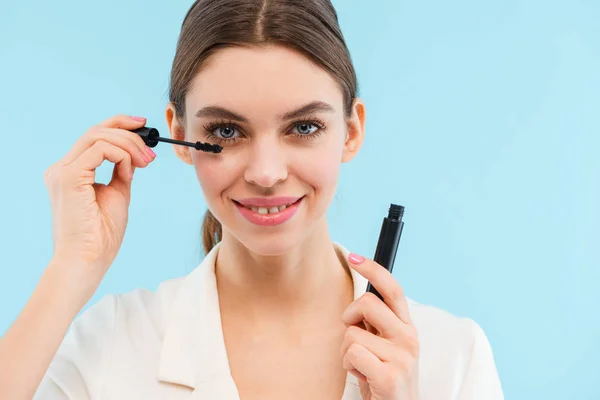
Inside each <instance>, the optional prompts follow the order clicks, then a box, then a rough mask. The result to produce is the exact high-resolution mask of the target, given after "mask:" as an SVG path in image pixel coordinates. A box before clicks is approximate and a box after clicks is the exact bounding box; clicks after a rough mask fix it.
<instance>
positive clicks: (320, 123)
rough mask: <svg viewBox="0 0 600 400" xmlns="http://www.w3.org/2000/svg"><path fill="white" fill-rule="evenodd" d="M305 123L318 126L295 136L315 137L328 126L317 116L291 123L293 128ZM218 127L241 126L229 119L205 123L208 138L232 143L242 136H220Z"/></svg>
mask: <svg viewBox="0 0 600 400" xmlns="http://www.w3.org/2000/svg"><path fill="white" fill-rule="evenodd" d="M303 124H305V125H314V126H315V127H316V128H317V130H316V131H314V132H313V133H310V134H297V133H296V134H293V135H294V136H296V137H299V138H300V139H314V138H316V137H317V136H319V135H320V134H322V133H323V131H325V128H326V127H325V123H324V122H323V121H321V120H320V119H319V118H316V117H312V118H308V119H305V120H299V121H295V122H293V123H292V124H291V128H292V129H293V128H295V127H297V126H298V125H303ZM217 128H233V129H237V130H238V132H239V131H240V129H239V126H237V125H236V124H235V123H234V122H231V121H227V120H220V121H215V122H212V123H210V124H207V125H204V130H205V136H206V137H207V138H208V139H212V140H214V141H215V142H216V143H217V144H223V143H229V144H230V143H234V142H237V140H238V139H240V137H236V138H232V139H224V138H220V137H218V136H216V135H215V134H214V133H213V132H214V131H215V129H217ZM239 133H240V134H241V132H239Z"/></svg>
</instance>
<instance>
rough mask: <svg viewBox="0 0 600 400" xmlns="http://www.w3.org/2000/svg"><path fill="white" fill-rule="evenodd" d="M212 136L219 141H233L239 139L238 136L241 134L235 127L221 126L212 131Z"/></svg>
mask: <svg viewBox="0 0 600 400" xmlns="http://www.w3.org/2000/svg"><path fill="white" fill-rule="evenodd" d="M212 134H213V135H215V136H216V137H217V138H218V139H233V138H234V137H237V136H236V134H238V135H239V132H237V130H236V129H235V127H234V126H219V127H216V128H214V129H213V130H212Z"/></svg>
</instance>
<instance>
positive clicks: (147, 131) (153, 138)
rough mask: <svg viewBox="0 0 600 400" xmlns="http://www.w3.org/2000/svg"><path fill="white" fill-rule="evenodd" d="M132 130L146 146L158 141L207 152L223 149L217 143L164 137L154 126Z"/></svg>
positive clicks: (154, 145) (152, 145) (153, 145)
mask: <svg viewBox="0 0 600 400" xmlns="http://www.w3.org/2000/svg"><path fill="white" fill-rule="evenodd" d="M132 132H133V133H137V134H138V135H140V136H141V138H142V139H144V143H146V146H148V147H156V145H157V144H158V142H165V143H172V144H178V145H181V146H189V147H193V148H195V149H196V150H199V151H204V152H207V153H220V152H221V150H223V147H221V146H219V145H218V144H211V143H202V142H196V143H194V142H184V141H183V140H175V139H169V138H164V137H161V136H160V134H159V133H158V130H157V129H156V128H151V127H149V126H144V127H143V128H138V129H134V130H133V131H132Z"/></svg>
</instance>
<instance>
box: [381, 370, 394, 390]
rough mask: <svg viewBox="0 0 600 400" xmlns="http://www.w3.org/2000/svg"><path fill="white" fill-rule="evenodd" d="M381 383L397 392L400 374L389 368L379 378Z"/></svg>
mask: <svg viewBox="0 0 600 400" xmlns="http://www.w3.org/2000/svg"><path fill="white" fill-rule="evenodd" d="M379 379H380V380H381V385H382V386H383V387H385V388H387V389H389V390H390V392H391V393H394V392H395V388H396V386H397V384H398V374H397V373H396V371H395V370H394V369H393V368H387V369H386V370H385V372H383V373H382V374H381V376H380V378H379Z"/></svg>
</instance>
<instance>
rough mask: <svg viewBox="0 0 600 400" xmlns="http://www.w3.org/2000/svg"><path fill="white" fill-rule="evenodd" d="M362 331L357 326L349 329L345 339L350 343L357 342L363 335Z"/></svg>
mask: <svg viewBox="0 0 600 400" xmlns="http://www.w3.org/2000/svg"><path fill="white" fill-rule="evenodd" d="M360 330H361V329H360V328H359V327H358V326H355V325H352V326H350V327H348V329H347V330H346V335H345V339H346V340H347V341H348V342H350V343H354V342H356V341H357V340H358V338H359V336H360V334H361V332H360Z"/></svg>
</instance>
